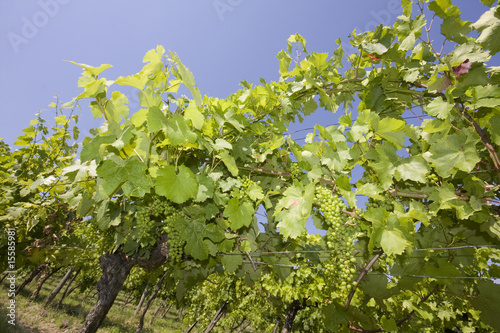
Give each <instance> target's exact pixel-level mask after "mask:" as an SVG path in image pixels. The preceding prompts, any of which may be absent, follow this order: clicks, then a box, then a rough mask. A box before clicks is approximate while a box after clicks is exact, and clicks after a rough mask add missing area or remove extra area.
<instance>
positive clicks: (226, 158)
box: [219, 150, 238, 177]
mask: <svg viewBox="0 0 500 333" xmlns="http://www.w3.org/2000/svg"><path fill="white" fill-rule="evenodd" d="M219 156H220V159H221V160H222V162H223V163H224V165H225V166H226V168H227V169H228V170H229V172H231V175H233V176H234V177H236V176H238V166H237V165H236V161H235V160H234V157H232V156H231V155H229V152H227V151H226V150H223V151H221V152H220V153H219Z"/></svg>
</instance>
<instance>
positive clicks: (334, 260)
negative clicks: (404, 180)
mask: <svg viewBox="0 0 500 333" xmlns="http://www.w3.org/2000/svg"><path fill="white" fill-rule="evenodd" d="M315 199H316V200H315V201H316V204H317V205H318V206H319V210H320V211H321V212H322V213H323V216H324V221H325V224H326V225H327V227H328V229H327V232H326V235H325V238H326V247H327V248H328V249H329V250H333V252H332V254H331V256H330V261H329V262H328V263H326V264H325V268H326V274H327V276H328V277H329V278H331V279H332V280H333V281H337V283H338V295H339V296H340V297H345V296H346V295H347V292H348V291H349V290H350V288H351V287H352V286H355V285H356V282H353V276H354V273H356V269H355V266H354V263H355V262H356V259H355V258H354V251H353V249H354V245H353V242H354V239H355V234H356V232H357V228H356V227H354V226H352V225H350V224H348V223H347V222H348V215H347V214H345V213H342V210H344V209H345V208H346V206H345V204H344V202H343V201H342V199H341V198H340V197H338V196H334V195H332V194H331V192H330V190H328V189H327V188H325V187H323V186H318V187H317V188H316V198H315Z"/></svg>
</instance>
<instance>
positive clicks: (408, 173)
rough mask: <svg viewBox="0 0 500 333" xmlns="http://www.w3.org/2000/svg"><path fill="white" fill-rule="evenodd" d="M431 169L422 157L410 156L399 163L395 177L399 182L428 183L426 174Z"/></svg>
mask: <svg viewBox="0 0 500 333" xmlns="http://www.w3.org/2000/svg"><path fill="white" fill-rule="evenodd" d="M430 169H431V168H430V167H429V164H428V163H427V161H426V160H425V159H424V158H423V157H422V156H410V157H408V158H405V159H403V160H402V161H401V162H400V163H399V165H398V166H397V167H396V172H395V173H394V177H395V178H396V179H397V180H413V181H416V182H420V183H426V182H427V178H426V174H427V172H428V171H429V170H430Z"/></svg>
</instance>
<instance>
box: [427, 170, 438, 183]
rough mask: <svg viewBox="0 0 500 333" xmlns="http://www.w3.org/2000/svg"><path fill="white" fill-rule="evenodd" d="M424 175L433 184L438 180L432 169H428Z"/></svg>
mask: <svg viewBox="0 0 500 333" xmlns="http://www.w3.org/2000/svg"><path fill="white" fill-rule="evenodd" d="M425 177H426V178H427V179H428V180H429V181H430V182H431V183H433V184H435V183H437V182H438V181H439V178H438V176H437V175H436V173H434V172H432V171H429V172H428V173H427V174H426V175H425Z"/></svg>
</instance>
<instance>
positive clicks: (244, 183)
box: [238, 177, 260, 189]
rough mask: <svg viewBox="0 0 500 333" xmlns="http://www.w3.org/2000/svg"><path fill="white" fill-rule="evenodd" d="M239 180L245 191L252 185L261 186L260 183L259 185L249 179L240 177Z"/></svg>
mask: <svg viewBox="0 0 500 333" xmlns="http://www.w3.org/2000/svg"><path fill="white" fill-rule="evenodd" d="M238 180H239V181H240V182H241V187H242V188H244V189H247V188H249V187H250V185H252V184H257V185H260V181H258V182H257V183H256V182H254V181H253V180H251V179H250V178H248V177H243V178H242V177H238Z"/></svg>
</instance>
